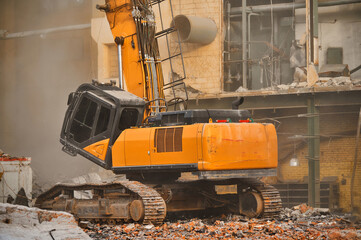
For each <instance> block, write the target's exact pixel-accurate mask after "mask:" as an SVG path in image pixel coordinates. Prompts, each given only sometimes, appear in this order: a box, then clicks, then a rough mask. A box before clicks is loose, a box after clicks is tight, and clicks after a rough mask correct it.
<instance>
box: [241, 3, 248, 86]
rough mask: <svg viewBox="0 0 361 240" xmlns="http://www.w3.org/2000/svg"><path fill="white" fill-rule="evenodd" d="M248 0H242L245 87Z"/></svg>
mask: <svg viewBox="0 0 361 240" xmlns="http://www.w3.org/2000/svg"><path fill="white" fill-rule="evenodd" d="M246 7H247V1H246V0H242V81H243V85H242V87H243V88H246V89H247V88H248V86H247V13H246Z"/></svg>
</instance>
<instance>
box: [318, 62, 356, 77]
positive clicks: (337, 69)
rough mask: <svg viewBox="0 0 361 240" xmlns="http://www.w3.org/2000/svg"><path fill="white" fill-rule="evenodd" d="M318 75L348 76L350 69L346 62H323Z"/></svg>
mask: <svg viewBox="0 0 361 240" xmlns="http://www.w3.org/2000/svg"><path fill="white" fill-rule="evenodd" d="M318 75H319V76H320V77H341V76H344V77H349V76H350V69H349V68H348V65H347V64H325V65H323V66H322V67H321V69H320V71H319V73H318Z"/></svg>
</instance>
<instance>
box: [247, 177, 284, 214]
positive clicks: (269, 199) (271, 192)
mask: <svg viewBox="0 0 361 240" xmlns="http://www.w3.org/2000/svg"><path fill="white" fill-rule="evenodd" d="M242 184H243V185H248V186H249V188H250V189H251V190H255V191H256V192H258V193H259V194H260V196H261V198H262V203H263V206H262V213H260V214H259V216H262V217H263V218H273V217H277V216H278V215H279V213H280V211H281V209H282V200H281V196H280V193H279V191H278V190H277V189H276V188H275V187H273V186H271V185H268V184H265V183H263V182H261V181H259V180H257V179H247V180H246V181H245V182H243V183H242ZM257 215H258V214H257Z"/></svg>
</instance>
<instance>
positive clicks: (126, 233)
mask: <svg viewBox="0 0 361 240" xmlns="http://www.w3.org/2000/svg"><path fill="white" fill-rule="evenodd" d="M84 231H85V232H86V233H87V234H88V235H89V236H90V237H91V238H93V239H240V238H246V239H360V238H361V225H360V224H356V223H354V224H353V223H351V222H350V221H348V220H346V219H345V218H343V217H340V216H336V215H333V214H331V213H330V211H329V210H328V209H323V208H310V207H308V206H307V205H305V204H302V205H300V206H296V207H294V208H292V209H284V210H283V211H282V213H281V217H280V218H279V219H273V220H266V219H248V218H246V217H243V216H239V215H228V216H225V215H221V216H216V217H209V218H203V219H198V218H191V219H183V220H179V219H178V220H171V219H168V221H166V222H165V223H163V225H161V226H153V225H144V226H143V225H140V224H135V223H130V224H129V223H128V224H123V225H117V226H113V225H104V224H103V225H101V224H94V223H93V224H89V225H88V226H87V227H86V228H84Z"/></svg>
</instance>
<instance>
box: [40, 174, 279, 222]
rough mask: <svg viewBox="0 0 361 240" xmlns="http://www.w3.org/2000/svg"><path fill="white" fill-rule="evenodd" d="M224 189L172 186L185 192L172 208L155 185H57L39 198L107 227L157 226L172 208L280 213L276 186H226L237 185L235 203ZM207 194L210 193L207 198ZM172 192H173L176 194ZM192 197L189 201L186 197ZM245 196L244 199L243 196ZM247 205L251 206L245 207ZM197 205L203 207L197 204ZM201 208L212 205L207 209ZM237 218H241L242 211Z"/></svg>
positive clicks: (242, 182) (249, 182) (245, 182)
mask: <svg viewBox="0 0 361 240" xmlns="http://www.w3.org/2000/svg"><path fill="white" fill-rule="evenodd" d="M220 183H222V182H219V181H195V182H184V183H174V184H173V185H168V187H170V188H172V187H174V189H175V191H176V190H177V189H183V192H182V191H181V192H180V193H178V195H173V199H172V200H170V201H169V202H167V205H166V203H165V201H164V199H163V198H162V196H161V193H159V192H157V190H156V189H154V188H152V187H151V185H146V184H142V183H140V182H137V181H128V180H124V181H113V182H109V183H87V184H73V183H70V184H57V185H55V186H54V187H53V188H51V189H50V190H48V191H47V192H44V193H43V194H41V195H40V196H39V197H38V199H37V201H36V206H37V207H39V208H43V209H49V210H60V211H66V212H70V213H72V214H73V215H74V216H75V217H76V218H78V219H80V220H87V221H96V222H104V223H108V224H114V223H118V222H130V221H134V222H140V223H143V224H150V223H152V224H154V225H158V224H161V223H162V222H163V220H164V219H165V217H166V215H167V206H168V211H170V212H177V211H178V212H181V211H187V210H188V209H190V210H205V209H207V208H208V209H210V208H217V207H218V208H219V207H226V206H233V209H238V207H237V204H240V205H239V206H240V207H239V210H238V213H241V214H244V215H246V216H248V217H263V218H273V217H275V216H277V215H278V214H279V212H280V211H281V208H282V202H281V198H280V194H279V192H278V190H277V189H275V188H274V187H273V186H270V185H267V184H264V183H263V182H261V181H258V180H256V179H232V180H231V181H225V182H223V184H225V185H228V184H232V185H234V184H237V185H238V186H239V189H238V193H234V194H233V195H231V197H229V196H228V195H227V196H228V197H229V198H227V197H222V195H217V194H216V193H215V192H214V187H215V185H218V184H220ZM165 186H167V185H165ZM212 189H213V190H212ZM202 190H204V191H205V193H204V192H203V193H202ZM169 191H170V192H171V190H169ZM79 192H81V193H82V194H84V195H86V194H88V196H86V198H85V199H84V197H83V196H80V197H79ZM187 193H188V195H186V196H184V194H187ZM200 193H201V194H200ZM243 193H245V195H244V196H243V195H242V194H243ZM179 194H180V195H179ZM177 197H178V199H177ZM239 199H242V200H239ZM254 199H256V200H254ZM242 201H243V202H245V203H246V204H245V205H242V207H241V202H242ZM195 202H197V203H200V204H193V203H195ZM249 202H253V205H252V204H251V206H252V207H249V208H248V209H246V208H243V206H246V205H247V204H249ZM202 203H208V204H207V205H202ZM209 204H211V205H209ZM235 212H236V213H237V210H235Z"/></svg>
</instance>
